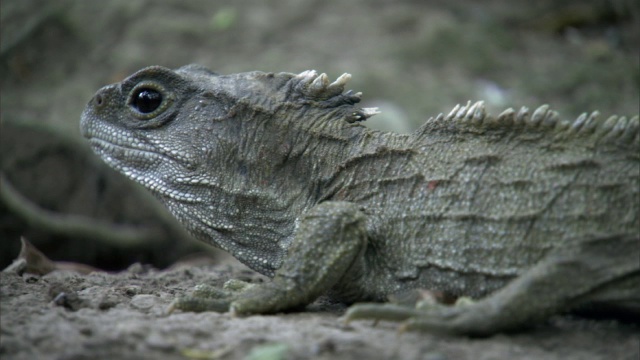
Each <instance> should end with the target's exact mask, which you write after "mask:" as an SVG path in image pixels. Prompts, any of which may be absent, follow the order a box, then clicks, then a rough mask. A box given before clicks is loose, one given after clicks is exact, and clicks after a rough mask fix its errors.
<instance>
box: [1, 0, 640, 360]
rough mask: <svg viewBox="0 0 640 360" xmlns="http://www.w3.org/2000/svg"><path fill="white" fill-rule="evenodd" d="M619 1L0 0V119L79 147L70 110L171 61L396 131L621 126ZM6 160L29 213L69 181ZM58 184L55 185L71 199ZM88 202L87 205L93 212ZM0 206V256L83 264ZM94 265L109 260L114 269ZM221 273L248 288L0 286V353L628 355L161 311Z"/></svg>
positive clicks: (606, 337)
mask: <svg viewBox="0 0 640 360" xmlns="http://www.w3.org/2000/svg"><path fill="white" fill-rule="evenodd" d="M635 3H636V2H633V1H626V0H616V1H609V0H602V1H561V2H559V1H555V0H546V1H537V2H522V3H518V2H513V1H507V0H491V1H483V2H472V1H448V0H447V1H444V0H443V1H437V0H436V1H429V2H426V1H425V2H420V1H387V2H385V1H365V0H353V1H338V0H336V1H298V0H290V1H263V2H252V1H237V0H228V1H215V2H211V1H204V0H203V1H183V0H164V1H151V0H139V1H130V0H113V1H109V2H99V1H79V0H78V1H56V2H44V1H37V0H6V1H2V2H0V7H1V9H0V10H1V11H0V16H1V18H0V20H1V28H2V31H0V36H1V39H0V40H1V41H0V70H1V71H2V77H1V78H0V90H1V92H2V96H1V97H0V116H1V118H2V121H5V120H11V121H16V122H25V123H37V124H42V125H48V126H51V127H54V128H56V129H57V130H59V131H60V132H63V133H65V134H67V135H68V136H70V137H75V138H78V140H80V139H79V131H78V121H79V116H80V113H81V112H82V109H83V107H84V105H85V104H86V102H87V101H88V100H89V99H90V98H91V96H92V95H93V94H94V93H95V91H96V90H97V89H98V88H99V87H100V86H103V85H105V84H108V83H113V82H116V81H120V80H121V79H122V78H124V77H125V76H127V75H129V74H130V73H132V72H134V71H136V70H138V69H140V68H142V67H144V66H148V65H164V66H168V67H172V68H174V67H179V66H182V65H185V64H188V63H199V64H202V65H205V66H208V67H210V68H212V69H213V70H216V71H218V72H220V73H232V72H241V71H250V70H263V71H290V72H301V71H303V70H307V69H316V70H318V71H320V72H327V73H328V74H329V75H330V77H332V78H335V77H337V76H338V75H340V74H341V73H343V72H349V73H351V74H353V80H352V83H351V88H353V89H354V90H355V91H363V92H364V99H365V103H364V104H363V106H379V107H380V108H381V110H382V112H383V114H382V115H380V116H377V118H378V121H380V122H382V124H381V125H380V124H379V125H378V126H388V127H390V128H392V129H394V130H396V131H409V130H410V129H412V128H415V127H416V126H417V125H419V124H420V123H422V122H423V121H424V120H425V119H426V118H427V117H429V116H432V115H436V114H437V113H439V112H447V111H448V110H449V109H451V108H452V107H453V106H454V105H455V104H456V103H461V102H466V101H467V100H469V99H471V100H479V99H483V100H485V101H486V104H487V107H488V108H489V109H490V110H491V111H493V112H495V111H497V110H500V109H502V108H504V107H508V106H514V107H516V106H517V107H519V106H522V105H527V106H531V107H532V106H537V105H539V104H543V103H548V104H551V105H552V107H554V108H555V109H557V110H559V111H560V112H561V113H562V114H564V115H565V116H566V117H567V118H573V117H575V116H577V115H579V114H580V113H582V112H584V111H593V110H600V111H601V112H602V113H603V115H604V116H607V115H610V114H612V113H617V114H621V115H633V114H637V113H638V108H639V107H640V96H639V82H640V69H639V67H638V64H639V60H638V57H639V54H638V52H637V44H638V43H640V31H639V30H638V26H639V25H640V21H639V19H640V17H639V16H638V15H639V14H640V10H639V9H638V5H637V4H635ZM374 119H375V118H374ZM372 120H373V119H372ZM12 140H13V141H17V142H18V143H19V142H20V139H12ZM22 145H25V144H22ZM27 145H28V146H22V147H23V148H28V150H29V151H31V152H32V153H38V151H39V148H38V146H39V142H37V141H34V142H30V143H27ZM15 148H18V147H15ZM43 151H44V150H43ZM74 151H76V152H78V151H81V150H74ZM85 151H86V153H87V154H88V153H89V151H88V149H85ZM1 155H2V156H3V157H4V158H3V164H6V163H7V162H6V158H7V157H8V158H15V157H14V155H18V154H9V153H5V154H1ZM58 155H60V156H64V155H65V154H64V153H60V154H58ZM18 158H19V159H21V158H20V157H18ZM29 159H32V158H29ZM61 162H62V163H65V164H70V162H69V161H64V159H62V160H61ZM61 162H57V164H60V163H61ZM18 163H19V164H20V165H21V166H23V167H22V168H21V171H23V174H26V175H24V176H23V177H20V176H18V175H16V173H11V169H8V168H5V167H4V165H3V171H5V172H7V175H8V176H9V177H10V178H12V179H13V181H14V185H15V186H16V188H19V190H21V191H23V194H24V195H25V196H31V197H32V199H31V200H32V201H34V202H39V200H41V199H38V197H39V196H40V195H37V194H39V193H42V194H44V195H42V196H45V195H50V194H52V193H53V192H55V190H56V187H57V186H59V185H60V184H61V183H63V181H61V180H60V176H65V175H67V176H69V174H71V173H76V172H72V171H67V170H62V169H60V168H59V165H54V164H50V163H48V162H45V163H44V164H43V165H42V166H41V167H39V168H38V169H32V168H29V167H28V166H29V165H30V164H29V163H26V162H24V161H23V162H18ZM27 170H29V171H27ZM31 170H33V171H31ZM36 170H37V171H36ZM77 173H78V174H86V173H85V172H82V171H77ZM12 176H13V177H12ZM36 180H38V181H39V182H40V183H45V185H46V187H44V188H43V189H44V190H42V191H35V185H34V182H35V181H36ZM65 183H66V182H65ZM72 184H74V185H73V186H69V189H71V190H74V189H78V188H86V187H83V186H82V185H77V183H72ZM20 186H22V187H21V188H20ZM71 190H69V191H71ZM88 193H89V192H88ZM64 194H65V193H64V192H62V195H64ZM111 198H112V199H113V198H115V199H119V198H122V199H126V198H127V195H126V194H118V195H117V196H113V197H111ZM60 199H62V200H56V201H57V202H58V203H63V204H65V206H66V203H68V202H69V201H66V202H65V201H64V199H65V196H61V197H60ZM92 199H94V197H91V196H88V195H87V196H85V197H77V198H75V200H74V203H84V205H86V202H87V201H89V202H91V201H95V200H92ZM67 200H68V197H67ZM40 204H41V206H44V205H42V202H40ZM91 204H92V205H95V206H94V208H95V207H99V208H101V209H104V206H102V205H101V203H97V202H95V203H91ZM2 205H3V204H1V203H0V237H2V236H3V235H4V236H6V237H7V238H3V239H0V252H2V253H3V254H2V255H3V256H5V254H10V253H13V252H14V250H15V249H16V246H13V247H11V246H9V244H13V245H16V244H18V238H17V235H18V234H19V233H29V234H33V236H32V237H33V238H34V240H35V239H36V238H37V239H39V240H40V243H38V242H37V241H34V244H36V246H40V245H42V244H44V243H45V242H46V241H49V243H48V244H47V246H46V247H45V246H42V247H41V249H43V250H44V249H45V248H48V249H49V250H48V251H46V253H49V254H53V250H55V251H56V252H55V254H56V256H58V257H57V258H56V259H57V260H71V261H74V260H75V261H83V262H85V261H90V260H88V259H87V258H83V257H81V255H87V254H89V253H91V254H92V253H93V252H89V251H87V250H86V249H84V248H83V247H82V246H83V245H82V244H92V245H95V244H96V241H95V239H94V238H92V236H91V235H90V234H89V235H87V234H84V235H82V236H77V234H76V236H75V238H74V242H70V243H67V242H63V241H62V240H59V239H61V238H63V237H61V236H60V235H59V234H57V235H56V236H57V237H53V236H52V235H50V234H49V233H48V229H42V228H38V227H37V226H33V225H29V223H28V222H26V223H25V221H24V219H17V220H16V216H13V217H11V216H8V215H15V214H11V212H10V211H8V212H7V213H2V212H3V211H6V209H5V208H4V207H3V206H2ZM50 208H51V209H60V208H64V206H54V205H51V207H50ZM78 208H91V207H90V206H84V207H77V208H76V209H78ZM114 208H117V207H114ZM70 211H71V210H70ZM85 212H86V211H85ZM130 212H132V213H136V212H137V211H135V210H133V211H130ZM121 214H122V212H118V213H117V214H116V215H117V216H111V217H107V218H110V219H111V218H120V217H122V216H120V215H121ZM6 215H7V216H6ZM143 215H144V214H143ZM18 218H19V217H18ZM122 221H124V220H122ZM6 229H9V230H10V231H9V230H7V231H5V230H6ZM38 231H39V233H38ZM36 233H38V236H37V237H36V235H35V234H36ZM7 234H10V235H7ZM52 239H55V241H54V242H53V245H52V244H51V243H52V241H53V240H52ZM56 244H57V245H56ZM67 244H72V245H67ZM101 244H102V243H101ZM56 246H57V247H56ZM66 246H69V248H67V247H66ZM100 246H101V245H100ZM149 246H151V247H153V246H154V245H153V242H151V243H150V244H149ZM163 246H164V245H163ZM167 246H168V245H167ZM127 249H130V248H127V247H125V248H124V250H122V248H121V251H107V252H104V251H103V252H99V251H97V250H96V252H97V253H101V254H104V253H107V254H121V253H123V252H125V253H127V252H128V253H129V255H130V258H133V259H141V258H142V259H157V256H147V257H144V256H141V255H138V252H139V253H140V254H142V253H143V250H141V249H139V248H136V249H137V250H136V253H135V254H131V252H132V251H131V250H127ZM164 249H165V248H164V247H163V248H162V249H160V251H158V248H157V245H156V248H153V250H155V253H158V252H160V253H162V255H163V256H164V257H163V259H162V262H160V261H159V260H158V264H160V263H163V264H166V263H171V262H175V261H176V259H172V258H171V255H174V253H175V254H177V252H174V251H173V250H171V251H167V250H164ZM59 254H60V255H59ZM64 254H67V255H68V256H66V257H65V256H64ZM70 254H78V256H77V257H75V256H72V255H70ZM16 255H17V251H16V253H15V254H12V255H7V256H10V257H9V258H13V257H15V256H16ZM93 257H95V256H93ZM104 257H105V256H104V255H103V256H102V260H103V261H104ZM3 259H4V258H3ZM127 259H129V258H127ZM111 260H113V261H112V265H113V264H121V263H122V262H123V261H122V260H120V261H115V259H111ZM5 261H6V260H5ZM149 261H152V260H149ZM5 265H6V262H5V263H3V266H5ZM113 266H116V265H113ZM158 266H162V265H158ZM230 277H236V278H237V277H240V278H245V279H247V278H248V279H259V278H258V277H256V276H255V275H253V274H252V273H251V272H249V271H247V270H241V269H240V268H238V267H237V265H233V266H232V267H230V268H229V267H227V265H216V267H196V266H193V265H183V266H180V267H178V268H174V269H172V270H171V269H170V270H164V271H158V270H152V269H151V268H149V267H147V265H133V266H132V267H131V268H130V269H129V270H127V271H124V272H120V273H115V274H107V273H94V274H91V275H77V274H72V273H53V274H50V275H46V276H45V277H35V276H29V275H23V276H18V275H15V274H7V273H2V274H0V296H1V298H0V328H1V332H0V357H1V358H2V359H3V360H4V359H7V360H8V359H185V358H186V359H235V358H245V357H249V358H263V359H267V358H270V357H268V356H269V355H274V356H275V357H273V358H276V359H277V358H289V359H298V358H326V359H336V358H337V359H351V358H357V359H369V358H371V359H396V358H398V359H400V358H403V359H405V358H406V359H432V360H433V359H507V358H518V359H638V358H640V350H639V348H640V330H639V329H638V327H634V326H631V325H624V324H619V323H616V322H610V321H591V320H584V319H572V318H567V317H557V318H554V319H553V320H552V321H551V322H550V323H548V324H543V325H542V326H540V327H537V328H535V329H533V330H531V331H528V332H525V333H521V334H511V335H498V336H494V337H491V338H487V339H466V338H442V337H436V336H432V335H425V334H413V333H405V334H401V335H398V333H397V331H396V326H395V325H393V324H388V323H381V324H378V325H377V326H375V327H374V326H372V324H371V322H356V323H352V324H349V325H344V324H343V323H342V322H341V321H339V319H338V318H339V316H340V314H341V313H342V311H343V308H342V307H340V306H338V305H331V306H328V305H316V306H314V307H312V308H309V309H307V310H306V311H301V312H297V313H291V314H280V315H273V316H253V317H248V318H231V317H230V316H229V315H227V314H215V313H205V314H189V313H175V314H172V315H170V316H165V314H164V309H165V308H166V306H167V305H168V304H169V303H170V302H171V300H172V299H173V298H175V296H177V295H178V294H182V293H184V292H186V291H188V290H189V289H190V288H191V287H192V286H193V285H195V284H197V283H203V282H207V283H211V284H214V285H219V284H222V282H223V281H224V280H226V279H228V278H230ZM61 293H63V294H64V295H61ZM54 299H55V301H54Z"/></svg>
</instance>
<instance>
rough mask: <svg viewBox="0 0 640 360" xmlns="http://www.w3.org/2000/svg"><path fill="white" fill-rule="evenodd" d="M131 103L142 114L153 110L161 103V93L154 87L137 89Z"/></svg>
mask: <svg viewBox="0 0 640 360" xmlns="http://www.w3.org/2000/svg"><path fill="white" fill-rule="evenodd" d="M132 100H133V101H132V103H131V105H133V107H134V108H136V110H138V111H140V112H141V113H143V114H148V113H151V112H153V111H155V110H156V109H157V108H159V107H160V104H162V94H160V93H159V92H158V91H156V90H154V89H148V88H142V89H140V90H138V91H137V92H136V93H135V94H134V95H133V99H132Z"/></svg>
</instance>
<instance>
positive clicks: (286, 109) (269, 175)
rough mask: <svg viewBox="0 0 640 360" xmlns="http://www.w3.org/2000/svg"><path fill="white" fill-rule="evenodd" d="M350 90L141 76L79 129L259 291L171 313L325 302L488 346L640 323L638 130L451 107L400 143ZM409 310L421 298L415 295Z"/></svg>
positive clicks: (266, 77)
mask: <svg viewBox="0 0 640 360" xmlns="http://www.w3.org/2000/svg"><path fill="white" fill-rule="evenodd" d="M349 79H350V75H349V74H344V75H342V76H340V77H339V78H338V79H337V80H336V81H334V82H332V83H329V80H328V78H327V76H326V75H325V74H320V75H318V74H317V73H316V72H315V71H305V72H303V73H301V74H297V75H296V74H291V73H263V72H248V73H240V74H232V75H218V74H216V73H214V72H211V71H209V70H207V69H206V68H203V67H200V66H197V65H189V66H185V67H182V68H180V69H177V70H175V71H174V70H170V69H167V68H163V67H159V66H152V67H148V68H145V69H142V70H140V71H138V72H136V73H135V74H133V75H131V76H130V77H128V78H127V79H125V80H124V81H122V82H121V83H118V84H114V85H109V86H106V87H104V88H102V89H100V90H99V91H98V92H97V93H96V95H95V96H94V97H93V98H92V99H91V101H90V102H89V104H88V105H87V107H86V109H85V111H84V113H83V114H82V120H81V130H82V133H83V135H84V136H85V137H86V138H87V139H89V141H90V143H91V146H92V148H93V150H94V151H95V152H96V153H97V154H98V155H99V156H100V157H101V158H102V159H104V161H106V162H107V163H108V164H110V165H111V166H112V167H114V168H115V169H117V170H118V171H120V172H122V173H123V174H125V175H126V176H128V177H129V178H131V179H133V180H135V181H137V182H139V183H141V184H142V185H144V186H145V187H146V188H148V189H149V190H150V191H151V192H153V193H154V194H155V195H156V196H157V197H158V198H159V199H160V200H161V201H162V202H163V203H164V204H165V205H166V206H167V207H168V208H169V210H170V211H171V212H172V213H173V214H174V215H175V216H176V217H177V218H178V219H179V220H180V222H181V223H182V224H183V225H184V226H185V227H186V228H187V229H188V230H189V231H190V232H191V233H192V234H193V235H195V236H196V237H197V238H199V239H201V240H203V241H206V242H208V243H210V244H213V245H215V246H217V247H220V248H222V249H224V250H226V251H228V252H230V253H231V254H232V255H233V256H234V257H236V258H237V259H238V260H240V261H241V262H242V263H244V264H246V265H248V266H249V267H250V268H252V269H254V270H255V271H257V272H259V273H262V274H264V275H267V276H269V277H272V278H273V280H272V281H271V282H267V283H264V284H258V285H246V284H241V283H238V282H230V283H229V284H228V286H226V287H225V289H224V290H220V289H213V288H209V287H206V286H202V287H199V288H198V289H196V290H195V291H194V294H193V295H191V296H185V297H182V298H179V299H177V300H176V301H175V303H174V306H173V307H174V308H177V309H182V310H188V311H190V310H192V311H203V310H215V311H227V310H230V311H232V312H233V313H235V314H252V313H274V312H280V311H285V310H289V309H295V308H299V307H301V306H304V305H306V304H308V303H310V302H312V301H314V300H315V299H316V298H317V297H318V296H320V295H323V294H326V295H329V296H331V297H332V298H334V299H337V300H340V301H344V302H347V303H354V302H362V301H371V302H381V301H386V300H388V299H389V298H390V297H393V296H397V297H402V296H401V294H403V293H407V292H411V291H412V290H416V289H425V290H429V294H444V295H446V297H453V298H457V297H460V298H461V299H466V298H473V299H474V301H459V304H457V305H456V306H446V305H443V304H438V303H436V302H434V301H430V299H431V297H430V296H426V297H425V299H424V300H423V301H420V302H419V303H418V306H417V307H407V306H404V305H398V304H391V303H387V304H359V305H354V306H353V307H351V308H350V309H349V310H348V311H347V314H346V317H347V319H350V320H353V319H361V318H374V319H387V320H395V321H404V327H405V328H406V329H420V330H427V331H435V332H444V333H457V334H470V335H487V334H492V333H495V332H501V331H509V330H514V329H521V328H523V327H526V326H528V325H531V324H535V323H536V322H539V321H541V320H543V319H545V318H547V317H548V316H550V315H552V314H556V313H559V312H564V311H569V310H578V311H594V310H597V311H599V312H607V313H609V312H615V313H622V314H626V315H632V316H634V317H635V318H636V319H638V317H639V315H640V221H639V219H638V215H639V208H640V201H639V195H640V154H639V151H638V150H639V149H640V140H639V139H640V135H639V134H640V131H639V128H640V125H639V119H638V116H634V117H632V118H626V117H618V116H611V117H609V118H601V117H599V116H598V114H597V112H594V113H590V114H588V113H585V114H583V115H581V116H580V117H579V118H578V119H576V120H575V121H566V120H561V119H560V118H559V116H558V114H557V113H556V112H555V111H553V110H550V109H549V107H548V106H546V105H545V106H541V107H539V108H537V109H536V110H535V111H529V110H528V109H527V108H522V109H521V110H519V111H514V110H512V109H507V110H505V111H504V112H502V113H501V114H500V115H498V116H491V115H489V114H487V113H486V112H485V108H484V106H483V103H482V102H477V103H475V104H471V103H469V104H467V105H466V106H457V107H456V108H455V109H453V110H452V111H451V112H450V113H449V114H448V115H443V114H440V115H438V116H436V117H432V118H430V119H428V120H427V121H426V123H425V124H424V125H422V126H421V127H420V128H419V129H417V130H416V131H414V132H413V133H411V134H395V133H386V132H379V131H374V130H371V129H368V128H366V127H365V126H363V125H361V124H360V123H359V122H360V121H362V120H365V119H366V118H368V117H370V116H372V115H375V114H376V113H377V110H376V109H372V108H359V107H357V106H356V104H357V103H358V102H359V101H360V98H361V96H362V94H361V93H354V92H352V91H346V92H345V91H344V87H345V84H346V83H347V81H348V80H349ZM423 293H424V291H423Z"/></svg>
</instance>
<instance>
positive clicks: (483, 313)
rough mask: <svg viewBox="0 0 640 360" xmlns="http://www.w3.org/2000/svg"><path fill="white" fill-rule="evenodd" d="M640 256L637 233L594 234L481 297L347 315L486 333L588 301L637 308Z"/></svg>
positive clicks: (364, 307) (360, 309)
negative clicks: (472, 300)
mask: <svg viewBox="0 0 640 360" xmlns="http://www.w3.org/2000/svg"><path fill="white" fill-rule="evenodd" d="M639 259H640V239H639V238H637V237H634V236H612V237H599V238H593V239H589V240H586V241H578V242H576V243H574V244H573V245H571V246H567V247H563V248H560V249H558V250H557V251H554V252H552V253H550V254H548V255H547V256H546V257H545V258H544V259H543V260H542V261H541V262H540V263H538V264H536V265H535V266H534V267H532V268H531V269H530V270H528V271H527V272H525V273H524V274H522V275H521V276H520V277H518V278H517V279H515V280H514V281H512V282H511V283H509V284H508V285H507V286H505V287H504V288H502V289H500V290H499V291H497V292H496V293H494V294H492V295H490V296H489V297H487V298H484V299H481V300H479V301H477V302H471V303H469V302H467V303H466V304H461V305H459V306H444V305H439V304H430V305H427V306H426V307H424V308H422V309H411V308H402V307H400V306H398V305H394V304H361V305H354V306H352V307H351V308H350V309H349V310H348V311H347V314H346V316H345V317H346V319H347V320H355V319H364V318H369V319H380V320H395V321H405V322H404V324H403V329H407V330H421V331H428V332H436V333H449V334H464V335H474V336H486V335H491V334H494V333H497V332H504V331H510V330H517V329H521V328H523V327H527V326H531V325H533V324H535V323H536V322H539V321H541V320H544V319H545V318H547V317H549V316H551V315H553V314H556V313H559V312H563V311H568V310H572V309H573V310H575V309H579V308H580V307H582V306H585V305H587V306H588V305H594V304H595V306H598V305H609V306H616V305H620V304H615V303H610V302H611V301H614V302H615V300H616V299H620V300H621V301H622V302H623V304H624V305H629V306H630V309H635V311H637V309H638V308H639V306H640V286H639V285H640V260H639ZM620 294H622V296H620ZM629 299H634V300H632V301H635V302H632V301H630V300H629ZM635 316H638V314H637V313H636V314H635Z"/></svg>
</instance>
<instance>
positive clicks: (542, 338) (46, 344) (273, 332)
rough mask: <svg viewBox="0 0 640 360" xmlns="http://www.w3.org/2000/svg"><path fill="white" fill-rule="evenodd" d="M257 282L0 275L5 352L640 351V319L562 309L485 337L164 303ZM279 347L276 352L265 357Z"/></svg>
mask: <svg viewBox="0 0 640 360" xmlns="http://www.w3.org/2000/svg"><path fill="white" fill-rule="evenodd" d="M230 277H234V278H242V279H245V280H255V281H260V279H259V278H256V277H255V276H254V275H252V273H251V272H250V271H248V270H242V269H241V268H240V267H238V266H231V265H229V266H217V267H193V266H178V267H176V268H174V269H172V270H167V271H156V270H152V269H148V268H145V267H143V266H140V265H133V266H132V267H131V268H130V269H129V270H128V271H125V272H121V273H118V274H106V273H93V274H91V275H87V276H80V275H78V274H74V273H69V272H58V273H51V274H49V275H47V276H45V277H42V278H40V277H35V276H31V275H23V276H18V275H16V274H6V273H2V274H0V285H1V291H2V293H1V295H2V301H1V302H0V311H1V312H2V334H1V335H2V347H1V348H0V356H1V357H2V358H3V359H24V360H31V359H74V360H80V359H242V358H247V357H249V358H252V357H251V356H256V357H254V358H256V359H431V360H436V359H439V360H440V359H442V360H444V359H629V360H632V359H634V360H635V359H638V357H639V356H640V352H639V346H640V344H639V343H638V341H640V340H639V339H640V332H639V331H638V328H637V327H633V326H630V325H624V324H619V323H616V322H612V321H594V320H585V319H570V318H567V317H557V318H554V319H552V320H551V321H550V322H549V323H548V324H544V325H542V326H540V327H537V328H534V329H532V330H530V331H527V332H525V333H521V334H510V335H497V336H494V337H490V338H486V339H467V338H449V337H437V336H432V335H427V334H415V333H403V334H399V333H398V332H397V327H396V325H394V324H391V323H379V324H378V325H377V326H373V324H372V323H371V322H370V321H362V322H354V323H350V324H348V325H346V324H344V323H343V322H342V321H341V320H340V319H339V315H340V314H341V313H342V310H343V308H342V307H341V306H340V305H335V304H334V305H331V304H319V303H316V304H314V305H311V306H310V307H309V308H308V309H307V311H301V312H296V313H289V314H279V315H270V316H251V317H247V318H233V317H231V316H230V315H228V314H217V313H203V314H195V313H173V314H171V315H169V316H167V315H165V313H166V308H167V306H168V305H169V303H170V302H171V300H172V299H173V298H174V297H175V296H176V295H177V294H181V293H184V292H185V291H188V290H189V289H190V288H191V287H192V286H193V285H195V284H197V283H209V284H212V285H220V284H221V283H222V281H224V280H226V279H228V278H230ZM274 353H275V354H276V357H273V358H271V357H269V356H270V355H274Z"/></svg>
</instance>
